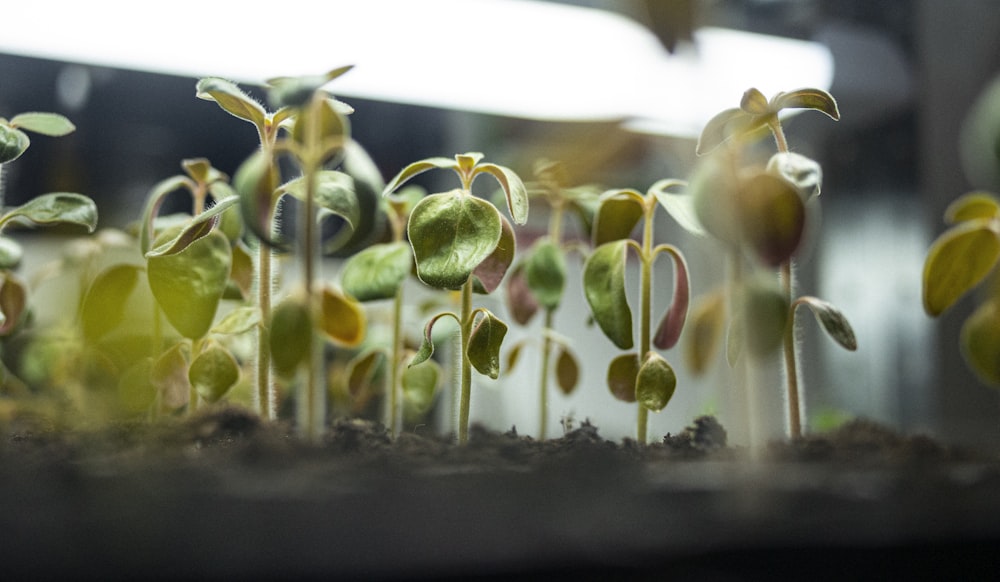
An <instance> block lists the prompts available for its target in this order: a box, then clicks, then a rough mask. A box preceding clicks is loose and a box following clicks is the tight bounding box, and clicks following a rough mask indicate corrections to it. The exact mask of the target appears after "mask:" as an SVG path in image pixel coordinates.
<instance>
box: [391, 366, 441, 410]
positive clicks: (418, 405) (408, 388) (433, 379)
mask: <svg viewBox="0 0 1000 582" xmlns="http://www.w3.org/2000/svg"><path fill="white" fill-rule="evenodd" d="M440 377H441V366H439V365H438V363H437V362H435V361H433V360H431V361H429V362H424V363H422V364H420V365H419V366H410V367H408V368H406V369H405V370H403V374H402V378H401V379H400V381H401V384H402V386H403V397H404V398H406V401H407V402H408V403H409V404H410V406H412V407H413V408H414V410H416V411H417V412H426V411H428V410H430V408H431V405H432V404H433V403H434V393H435V392H436V391H437V387H438V383H439V381H440Z"/></svg>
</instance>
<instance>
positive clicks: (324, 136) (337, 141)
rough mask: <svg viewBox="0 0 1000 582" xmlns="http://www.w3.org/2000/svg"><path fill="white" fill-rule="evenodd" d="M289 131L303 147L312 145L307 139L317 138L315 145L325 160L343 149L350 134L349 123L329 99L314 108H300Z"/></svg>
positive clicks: (293, 139)
mask: <svg viewBox="0 0 1000 582" xmlns="http://www.w3.org/2000/svg"><path fill="white" fill-rule="evenodd" d="M289 105H291V104H289ZM313 127H315V130H314V129H312V128H313ZM314 132H315V133H314ZM290 133H291V139H292V141H294V142H296V143H298V144H299V146H300V147H302V148H304V149H306V148H310V147H313V146H311V145H310V144H309V143H308V140H309V139H312V138H313V137H315V139H317V140H318V143H317V144H315V145H317V146H319V147H321V148H322V151H323V156H322V159H323V161H324V162H326V161H327V160H328V159H329V158H330V157H332V155H333V154H334V153H335V152H339V151H342V150H343V148H344V145H345V144H346V143H347V141H348V140H349V139H350V136H351V123H350V121H349V120H348V119H347V117H346V116H345V115H343V114H342V113H341V112H340V111H338V110H337V107H335V106H334V105H333V104H332V103H331V102H330V101H323V102H322V103H320V104H319V105H318V106H317V107H316V108H313V107H311V106H310V107H305V108H303V109H302V110H300V111H299V113H298V115H296V117H295V122H294V124H293V125H292V130H291V132H290ZM306 151H307V150H306Z"/></svg>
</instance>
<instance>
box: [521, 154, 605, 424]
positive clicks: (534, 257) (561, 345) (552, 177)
mask: <svg viewBox="0 0 1000 582" xmlns="http://www.w3.org/2000/svg"><path fill="white" fill-rule="evenodd" d="M535 177H536V180H537V181H536V182H535V183H534V184H529V185H528V193H529V196H533V197H536V198H539V199H542V200H544V201H545V203H546V204H547V205H548V207H549V226H548V233H547V235H546V236H543V237H541V238H539V239H538V240H536V241H535V242H534V244H532V246H531V247H530V248H529V249H528V250H527V251H525V252H524V253H523V256H524V258H523V259H521V260H520V261H518V263H516V264H515V265H514V267H513V269H511V273H510V276H509V277H508V278H507V285H506V299H507V308H508V311H509V312H510V314H511V316H512V317H513V318H514V321H516V322H517V323H519V324H521V325H527V324H528V323H529V322H530V321H531V320H532V319H533V318H534V316H535V314H536V313H538V311H539V310H543V311H544V323H543V324H542V338H541V339H542V346H541V365H540V377H539V386H538V396H539V401H538V413H539V426H538V438H539V439H540V440H544V439H545V438H546V437H547V434H546V433H547V431H548V408H549V405H548V402H549V388H548V385H549V377H550V376H551V375H552V361H553V358H552V356H553V352H555V379H556V385H557V386H558V387H559V390H560V391H561V392H562V393H563V394H565V395H569V394H571V393H572V392H573V391H574V390H575V389H576V386H577V384H578V381H579V377H580V365H579V363H578V362H577V358H576V356H575V355H574V354H573V352H572V350H571V349H570V345H569V343H570V342H569V341H567V339H566V338H564V337H562V336H560V335H559V334H557V333H556V332H555V330H554V329H553V321H554V317H555V312H556V309H558V308H559V304H560V303H561V302H562V297H563V291H564V289H565V287H566V253H567V252H568V251H569V250H571V249H573V248H575V247H577V246H579V242H578V241H577V242H572V241H570V242H567V241H564V240H563V220H564V215H565V214H566V212H567V211H570V212H573V213H575V214H576V215H577V216H578V217H579V218H580V221H581V222H582V223H583V226H584V228H585V230H586V231H587V233H588V234H589V232H590V226H591V225H592V224H593V219H594V212H595V209H596V206H597V198H598V193H597V191H596V190H595V189H594V188H590V187H579V188H569V187H568V186H567V182H568V179H567V178H566V176H565V170H564V168H563V167H562V165H561V164H558V163H556V162H549V161H541V162H539V163H538V164H536V167H535ZM583 253H584V254H586V251H585V250H584V251H583ZM525 345H526V341H521V342H518V343H517V344H515V345H514V346H513V347H512V348H511V350H510V351H509V352H508V355H507V362H508V363H507V369H508V371H509V370H512V369H513V368H514V366H515V364H516V363H517V361H518V360H519V358H520V354H521V352H522V350H523V349H524V346H525Z"/></svg>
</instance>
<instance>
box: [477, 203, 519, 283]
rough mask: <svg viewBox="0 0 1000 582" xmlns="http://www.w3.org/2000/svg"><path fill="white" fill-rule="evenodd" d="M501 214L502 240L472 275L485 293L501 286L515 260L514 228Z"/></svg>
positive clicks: (515, 242)
mask: <svg viewBox="0 0 1000 582" xmlns="http://www.w3.org/2000/svg"><path fill="white" fill-rule="evenodd" d="M499 216H500V225H501V231H500V241H499V242H498V243H497V246H496V248H494V249H493V252H492V253H490V256H488V257H486V258H485V259H484V260H483V262H481V263H479V264H478V265H476V268H475V269H474V270H473V271H472V276H473V278H474V280H475V281H476V282H477V283H478V286H477V287H481V288H482V292H483V294H487V295H488V294H490V293H492V292H493V291H495V290H496V288H497V287H499V286H500V282H501V281H503V277H504V275H506V274H507V270H508V269H509V268H510V265H511V263H513V262H514V252H515V249H516V248H517V241H516V239H515V237H514V229H513V228H512V227H511V225H510V222H508V221H507V219H506V218H504V217H503V215H499ZM477 290H478V289H477Z"/></svg>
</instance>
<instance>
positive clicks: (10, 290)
mask: <svg viewBox="0 0 1000 582" xmlns="http://www.w3.org/2000/svg"><path fill="white" fill-rule="evenodd" d="M27 308H28V289H27V287H26V286H25V284H24V281H22V280H21V279H20V278H19V277H17V276H15V275H14V274H13V273H3V279H2V280H0V336H5V335H10V334H11V332H13V331H14V330H15V329H17V326H18V325H19V324H20V323H21V321H22V320H23V319H24V316H25V314H26V311H27Z"/></svg>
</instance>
